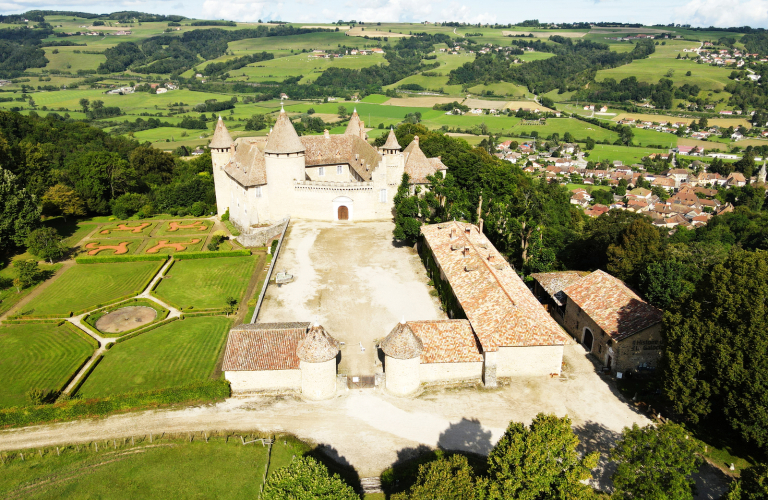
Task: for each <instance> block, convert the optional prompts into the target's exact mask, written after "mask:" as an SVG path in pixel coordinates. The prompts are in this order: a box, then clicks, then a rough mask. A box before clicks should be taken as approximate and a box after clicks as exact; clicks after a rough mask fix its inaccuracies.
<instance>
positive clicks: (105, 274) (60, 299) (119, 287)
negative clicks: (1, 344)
mask: <svg viewBox="0 0 768 500" xmlns="http://www.w3.org/2000/svg"><path fill="white" fill-rule="evenodd" d="M161 266H162V263H158V262H120V263H116V264H78V265H75V266H74V267H72V268H70V269H68V270H67V271H65V272H64V274H62V275H61V276H60V277H58V278H56V280H55V281H54V282H53V283H51V284H50V286H48V288H46V289H45V290H43V291H42V293H40V295H38V296H37V297H35V298H34V299H32V301H31V302H30V303H29V304H27V306H26V308H25V310H24V311H22V314H27V315H31V314H40V315H43V314H57V315H61V316H62V317H64V316H67V315H69V313H70V311H79V310H82V309H86V308H89V307H93V306H95V305H97V304H105V303H107V302H109V301H112V300H115V299H117V298H120V297H123V296H125V295H128V294H131V293H134V292H137V291H138V290H139V288H141V287H142V286H144V285H145V284H146V282H147V281H148V280H149V278H150V277H152V276H153V275H154V274H155V273H157V271H158V270H159V269H160V267H161Z"/></svg>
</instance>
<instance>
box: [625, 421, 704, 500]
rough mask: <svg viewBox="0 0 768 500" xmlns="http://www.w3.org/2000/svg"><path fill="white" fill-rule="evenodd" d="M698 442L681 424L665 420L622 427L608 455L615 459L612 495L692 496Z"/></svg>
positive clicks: (648, 498)
mask: <svg viewBox="0 0 768 500" xmlns="http://www.w3.org/2000/svg"><path fill="white" fill-rule="evenodd" d="M700 451H701V443H700V442H699V441H697V440H696V439H694V438H693V437H692V436H690V435H689V433H688V432H687V431H686V430H685V429H684V428H683V427H681V426H679V425H677V424H673V423H667V424H664V425H660V426H658V427H654V426H653V425H648V426H646V427H639V426H638V425H637V424H633V425H632V428H631V429H630V428H625V429H624V431H623V432H622V434H621V438H619V440H618V442H617V443H616V446H615V447H614V448H613V450H611V458H612V459H613V460H614V461H615V462H616V464H617V467H616V472H614V474H613V476H612V477H611V478H612V479H613V486H614V488H615V489H614V493H613V497H614V498H616V499H625V500H630V499H632V500H634V499H637V500H686V499H691V500H692V499H693V496H694V493H695V482H694V480H693V478H692V477H691V475H692V474H693V473H695V472H696V471H697V470H699V466H700V465H701V458H700V457H699V455H698V453H699V452H700Z"/></svg>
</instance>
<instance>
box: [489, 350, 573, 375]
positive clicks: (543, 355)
mask: <svg viewBox="0 0 768 500" xmlns="http://www.w3.org/2000/svg"><path fill="white" fill-rule="evenodd" d="M562 364H563V346H561V345H549V346H529V347H500V348H499V354H498V365H497V368H496V374H497V376H498V377H546V376H549V375H560V370H561V367H562Z"/></svg>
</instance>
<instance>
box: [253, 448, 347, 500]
mask: <svg viewBox="0 0 768 500" xmlns="http://www.w3.org/2000/svg"><path fill="white" fill-rule="evenodd" d="M261 498H262V499H263V500H284V499H295V500H312V499H320V498H322V499H327V500H359V499H360V497H359V496H358V495H357V494H356V493H355V490H354V489H352V487H351V486H349V485H348V484H347V483H345V482H344V480H342V479H341V478H340V477H339V476H338V474H334V475H333V476H331V475H329V474H328V469H326V468H325V466H323V465H322V464H321V463H320V462H318V461H317V460H315V459H314V458H311V457H297V458H294V459H293V461H292V462H291V463H290V464H289V465H288V466H286V467H283V468H281V469H278V470H276V471H275V472H274V473H272V474H271V475H270V476H269V477H268V478H267V481H266V482H265V483H264V491H263V493H262V494H261Z"/></svg>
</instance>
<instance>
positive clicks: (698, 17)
mask: <svg viewBox="0 0 768 500" xmlns="http://www.w3.org/2000/svg"><path fill="white" fill-rule="evenodd" d="M32 9H45V10H48V9H50V10H73V11H83V12H96V13H109V12H115V11H120V10H135V11H141V12H152V13H158V14H181V15H184V16H186V17H193V18H200V19H227V20H233V21H257V20H259V19H262V20H264V21H267V20H275V21H287V22H301V23H309V22H332V21H337V20H339V19H343V20H351V19H355V20H357V21H367V22H371V21H379V22H421V21H459V22H468V23H478V22H480V23H491V24H493V23H500V24H507V23H517V22H520V21H523V20H526V19H539V20H540V21H542V22H576V21H587V22H598V21H621V22H631V23H643V24H647V25H649V24H669V23H678V24H691V25H693V26H720V27H729V26H752V27H753V28H757V27H762V28H768V0H538V1H535V2H533V1H530V0H524V1H523V0H485V1H483V2H477V1H476V0H475V1H473V0H416V1H414V0H269V1H266V0H257V1H253V0H56V1H52V0H0V13H3V14H10V13H19V12H25V11H27V10H32Z"/></svg>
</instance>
